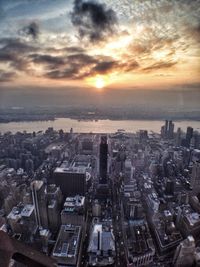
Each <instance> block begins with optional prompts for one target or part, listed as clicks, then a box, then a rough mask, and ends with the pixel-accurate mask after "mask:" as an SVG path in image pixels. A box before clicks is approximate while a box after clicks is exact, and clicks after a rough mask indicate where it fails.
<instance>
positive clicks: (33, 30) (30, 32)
mask: <svg viewBox="0 0 200 267" xmlns="http://www.w3.org/2000/svg"><path fill="white" fill-rule="evenodd" d="M19 34H20V35H22V36H25V37H31V38H32V39H37V38H38V35H39V25H38V24H37V23H36V22H31V23H30V24H29V25H27V26H25V27H23V28H22V29H20V30H19Z"/></svg>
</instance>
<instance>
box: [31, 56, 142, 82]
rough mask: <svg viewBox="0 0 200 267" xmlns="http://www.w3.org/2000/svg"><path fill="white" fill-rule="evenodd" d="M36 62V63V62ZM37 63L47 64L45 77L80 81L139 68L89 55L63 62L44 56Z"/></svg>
mask: <svg viewBox="0 0 200 267" xmlns="http://www.w3.org/2000/svg"><path fill="white" fill-rule="evenodd" d="M34 62H36V61H34ZM37 63H40V64H45V66H46V67H47V68H46V70H47V71H46V72H45V73H43V75H44V76H46V77H48V78H51V79H68V78H69V79H72V80H78V79H79V80H80V79H84V78H87V77H92V76H95V75H98V74H107V73H109V72H114V71H117V72H121V73H122V72H129V71H133V70H135V69H136V68H138V67H139V64H138V63H137V62H136V61H133V60H132V61H130V62H121V61H117V60H114V59H113V58H112V57H105V56H89V55H87V54H75V55H69V56H67V57H66V58H65V61H62V57H56V58H51V59H50V58H49V57H46V56H45V57H44V56H42V57H41V58H40V60H39V57H38V56H37Z"/></svg>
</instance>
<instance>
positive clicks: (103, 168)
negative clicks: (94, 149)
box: [99, 135, 108, 184]
mask: <svg viewBox="0 0 200 267" xmlns="http://www.w3.org/2000/svg"><path fill="white" fill-rule="evenodd" d="M107 164H108V143H107V136H105V135H104V136H101V143H100V151H99V175H100V181H99V183H100V184H107Z"/></svg>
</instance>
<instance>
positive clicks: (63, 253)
mask: <svg viewBox="0 0 200 267" xmlns="http://www.w3.org/2000/svg"><path fill="white" fill-rule="evenodd" d="M80 241H81V226H75V225H61V227H60V231H59V234H58V238H57V241H56V244H55V247H54V249H53V253H52V256H53V257H54V258H55V259H56V260H57V262H58V263H59V264H63V265H64V264H65V265H70V266H71V265H72V266H76V264H77V259H78V254H79V246H80Z"/></svg>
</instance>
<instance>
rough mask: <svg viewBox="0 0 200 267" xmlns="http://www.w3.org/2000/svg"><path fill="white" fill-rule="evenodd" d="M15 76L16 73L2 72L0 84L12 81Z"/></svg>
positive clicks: (0, 71) (0, 73)
mask: <svg viewBox="0 0 200 267" xmlns="http://www.w3.org/2000/svg"><path fill="white" fill-rule="evenodd" d="M15 76H16V74H15V72H6V71H4V70H0V82H9V81H12V80H13V78H15Z"/></svg>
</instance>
